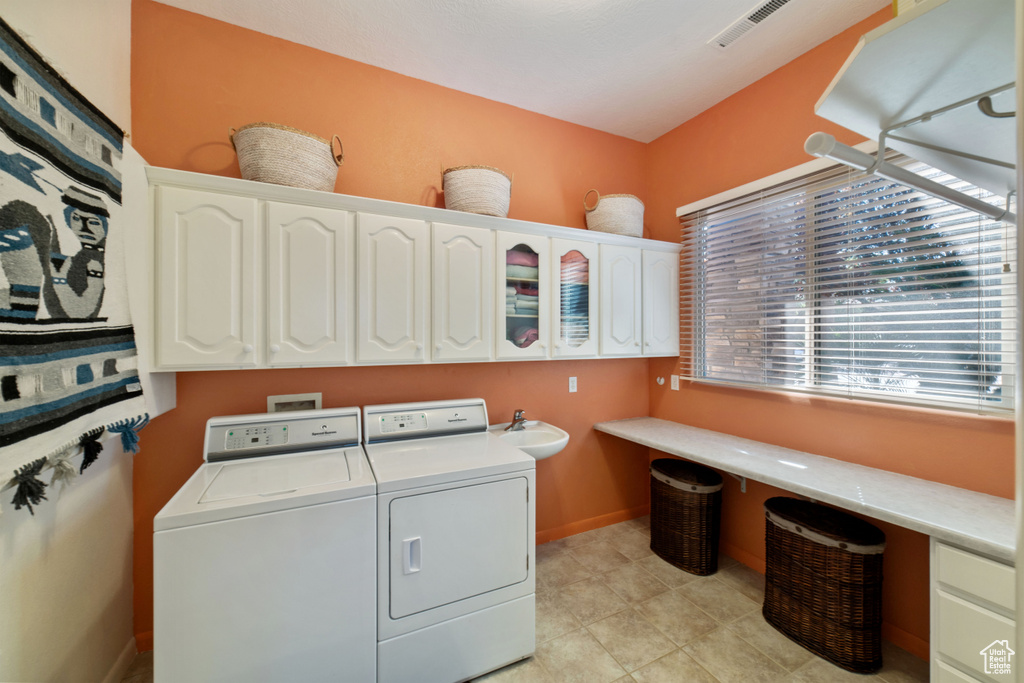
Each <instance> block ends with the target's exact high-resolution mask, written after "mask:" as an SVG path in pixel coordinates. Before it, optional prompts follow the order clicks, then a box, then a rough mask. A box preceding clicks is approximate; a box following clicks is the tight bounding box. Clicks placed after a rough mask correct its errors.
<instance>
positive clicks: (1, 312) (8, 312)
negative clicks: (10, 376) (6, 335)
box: [0, 308, 38, 365]
mask: <svg viewBox="0 0 1024 683" xmlns="http://www.w3.org/2000/svg"><path fill="white" fill-rule="evenodd" d="M37 312H38V311H15V310H12V309H10V308H0V318H34V317H36V313H37ZM0 365H13V363H5V362H4V359H3V358H0Z"/></svg>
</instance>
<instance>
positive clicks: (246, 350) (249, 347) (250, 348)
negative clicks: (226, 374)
mask: <svg viewBox="0 0 1024 683" xmlns="http://www.w3.org/2000/svg"><path fill="white" fill-rule="evenodd" d="M255 350H256V349H255V348H254V347H253V345H252V344H246V345H245V346H243V347H242V351H243V352H244V353H252V352H253V351H255Z"/></svg>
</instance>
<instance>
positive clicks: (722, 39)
mask: <svg viewBox="0 0 1024 683" xmlns="http://www.w3.org/2000/svg"><path fill="white" fill-rule="evenodd" d="M787 2H789V0H768V2H762V3H761V4H760V5H758V6H757V7H755V8H754V9H752V10H750V11H749V12H747V13H746V15H744V16H742V17H740V18H739V19H738V20H737V21H734V22H733V24H732V25H731V26H730V27H729V28H727V29H725V30H724V31H722V32H721V33H719V34H718V35H717V36H715V37H714V38H712V39H711V40H709V41H708V45H713V46H715V47H717V48H723V49H724V48H727V47H729V46H730V45H732V44H733V43H735V42H736V41H737V40H739V38H740V37H742V36H744V35H746V33H747V32H748V31H749V30H750V29H752V28H754V27H755V26H757V25H758V24H760V23H761V22H762V21H764V20H765V19H767V18H768V17H769V16H771V15H772V14H774V13H775V12H777V11H778V10H779V9H780V8H781V7H782V6H783V5H785V4H786V3H787Z"/></svg>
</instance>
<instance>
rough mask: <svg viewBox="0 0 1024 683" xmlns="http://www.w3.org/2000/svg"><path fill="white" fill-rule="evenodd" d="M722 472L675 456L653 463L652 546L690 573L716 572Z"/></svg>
mask: <svg viewBox="0 0 1024 683" xmlns="http://www.w3.org/2000/svg"><path fill="white" fill-rule="evenodd" d="M721 517H722V475H720V474H718V473H717V472H715V471H714V470H712V469H710V468H708V467H704V466H703V465H698V464H696V463H692V462H687V461H685V460H677V459H675V458H659V459H658V460H655V461H654V462H652V463H651V550H653V551H654V553H655V554H656V555H658V557H660V558H661V559H663V560H665V561H666V562H669V563H671V564H673V565H675V566H676V567H679V568H680V569H683V570H685V571H688V572H690V573H692V574H699V575H701V576H706V575H708V574H714V573H715V572H716V571H718V532H719V528H720V526H721Z"/></svg>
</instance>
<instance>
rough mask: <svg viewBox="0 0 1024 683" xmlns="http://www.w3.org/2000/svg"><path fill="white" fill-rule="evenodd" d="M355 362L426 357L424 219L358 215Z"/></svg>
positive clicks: (399, 361) (427, 266)
mask: <svg viewBox="0 0 1024 683" xmlns="http://www.w3.org/2000/svg"><path fill="white" fill-rule="evenodd" d="M356 222H357V228H356V250H357V257H358V262H357V266H356V271H357V273H358V276H357V282H358V287H357V290H358V294H357V296H356V309H357V311H358V314H357V320H358V323H357V325H356V360H357V361H358V362H360V363H403V362H404V363H409V362H417V361H419V362H422V361H423V360H424V359H425V354H424V346H425V344H426V341H427V329H426V328H427V320H429V317H428V310H427V306H428V305H429V299H428V296H429V277H428V274H427V273H428V270H427V269H428V268H429V267H430V264H429V261H428V259H427V255H428V248H427V240H428V238H429V230H428V228H427V223H426V222H425V221H420V220H415V219H412V218H392V217H390V216H378V215H375V214H369V213H359V214H358V215H357V218H356Z"/></svg>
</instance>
